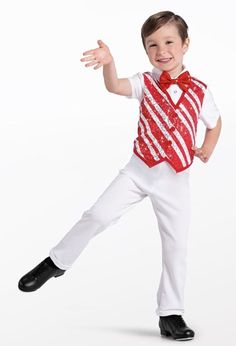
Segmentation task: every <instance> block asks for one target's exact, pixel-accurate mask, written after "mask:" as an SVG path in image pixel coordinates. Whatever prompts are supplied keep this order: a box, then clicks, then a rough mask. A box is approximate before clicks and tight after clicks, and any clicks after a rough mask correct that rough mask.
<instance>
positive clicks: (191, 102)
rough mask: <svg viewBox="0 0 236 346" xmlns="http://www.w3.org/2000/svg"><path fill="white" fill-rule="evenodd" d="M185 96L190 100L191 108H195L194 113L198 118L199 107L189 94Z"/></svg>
mask: <svg viewBox="0 0 236 346" xmlns="http://www.w3.org/2000/svg"><path fill="white" fill-rule="evenodd" d="M184 96H185V98H186V99H187V100H188V102H189V103H190V104H191V106H192V107H193V109H194V112H195V113H196V117H198V115H199V112H198V110H197V107H196V105H195V103H194V102H193V100H192V99H191V97H190V96H189V95H188V94H186V93H185V95H184Z"/></svg>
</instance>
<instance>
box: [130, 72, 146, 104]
mask: <svg viewBox="0 0 236 346" xmlns="http://www.w3.org/2000/svg"><path fill="white" fill-rule="evenodd" d="M129 81H130V84H131V88H132V95H131V96H128V97H129V98H134V99H138V100H139V101H140V102H141V101H142V98H143V87H144V81H143V74H142V73H136V74H135V75H134V76H132V77H129Z"/></svg>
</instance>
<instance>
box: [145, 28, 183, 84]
mask: <svg viewBox="0 0 236 346" xmlns="http://www.w3.org/2000/svg"><path fill="white" fill-rule="evenodd" d="M188 45H189V39H186V41H185V42H184V43H183V42H182V39H181V37H180V35H179V32H178V29H177V27H176V25H175V24H173V23H171V24H165V25H163V26H162V27H161V28H160V29H158V30H156V31H155V32H154V33H152V34H151V35H149V36H148V37H146V39H145V47H146V52H147V55H148V58H149V60H150V63H151V64H152V65H153V66H154V67H156V68H158V69H159V70H161V71H167V72H169V74H170V75H171V77H173V78H174V77H176V76H177V75H179V74H180V73H181V71H182V69H183V56H184V54H185V52H186V51H187V50H188Z"/></svg>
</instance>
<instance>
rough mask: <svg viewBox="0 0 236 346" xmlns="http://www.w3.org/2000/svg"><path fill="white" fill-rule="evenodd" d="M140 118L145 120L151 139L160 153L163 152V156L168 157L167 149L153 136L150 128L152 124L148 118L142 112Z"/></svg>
mask: <svg viewBox="0 0 236 346" xmlns="http://www.w3.org/2000/svg"><path fill="white" fill-rule="evenodd" d="M140 118H141V119H142V121H143V122H144V124H145V126H146V129H147V134H148V136H149V137H150V138H151V140H152V141H153V143H154V145H155V147H156V148H157V149H158V151H159V153H160V154H161V156H162V157H166V156H167V155H166V153H165V151H164V150H163V148H162V147H161V146H160V144H159V143H158V142H157V139H156V138H155V137H154V136H153V134H152V131H151V129H150V126H149V124H148V121H147V119H146V118H145V116H144V115H143V114H142V113H141V114H140Z"/></svg>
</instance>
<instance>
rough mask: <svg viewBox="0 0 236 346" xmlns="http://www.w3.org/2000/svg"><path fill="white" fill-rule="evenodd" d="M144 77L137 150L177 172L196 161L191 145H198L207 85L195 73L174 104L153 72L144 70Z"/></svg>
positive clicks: (153, 162)
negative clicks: (194, 76) (196, 141)
mask: <svg viewBox="0 0 236 346" xmlns="http://www.w3.org/2000/svg"><path fill="white" fill-rule="evenodd" d="M143 78H144V92H143V99H142V101H141V104H140V117H139V122H138V137H137V138H136V139H135V140H134V149H133V151H134V153H135V154H136V155H137V156H138V157H139V158H140V159H142V160H143V161H144V162H145V163H146V164H147V165H148V166H149V167H153V166H155V165H157V164H158V163H160V162H162V161H167V162H168V163H169V164H170V165H171V166H172V167H173V169H174V170H175V171H176V172H181V171H183V170H185V169H186V168H188V167H189V166H190V165H191V164H192V162H193V158H194V151H193V150H192V149H191V148H192V146H194V145H195V137H196V132H197V123H198V117H199V113H200V111H201V107H202V102H203V99H204V94H205V90H206V85H205V84H204V83H203V82H201V81H199V80H198V79H196V78H193V77H191V78H192V83H191V87H190V88H189V89H188V91H187V92H183V93H182V95H181V96H180V99H179V101H178V102H177V104H174V103H173V101H172V100H171V98H170V96H169V94H168V92H163V91H162V90H161V89H160V87H159V82H158V81H155V80H154V79H153V77H152V76H151V74H150V73H148V72H146V73H144V74H143Z"/></svg>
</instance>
